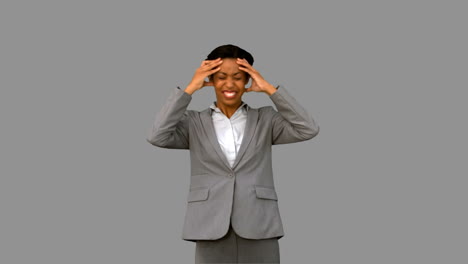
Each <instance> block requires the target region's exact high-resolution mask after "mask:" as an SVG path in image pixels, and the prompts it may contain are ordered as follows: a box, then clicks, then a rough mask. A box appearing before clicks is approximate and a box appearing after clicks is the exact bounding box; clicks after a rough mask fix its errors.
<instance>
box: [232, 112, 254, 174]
mask: <svg viewBox="0 0 468 264" xmlns="http://www.w3.org/2000/svg"><path fill="white" fill-rule="evenodd" d="M257 120H258V109H253V108H251V107H249V108H248V111H247V121H246V123H245V130H244V136H243V137H242V143H241V146H240V148H239V152H237V156H236V160H235V161H234V164H233V165H232V168H233V169H234V168H235V167H236V166H237V164H238V163H239V161H240V160H241V159H242V156H243V155H244V153H245V150H246V149H247V146H249V144H250V141H251V140H252V137H253V135H254V134H255V130H256V129H257Z"/></svg>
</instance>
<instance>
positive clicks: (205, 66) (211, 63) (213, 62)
mask: <svg viewBox="0 0 468 264" xmlns="http://www.w3.org/2000/svg"><path fill="white" fill-rule="evenodd" d="M222 63H223V61H222V60H215V61H210V62H208V63H207V64H205V65H204V66H203V67H204V68H205V70H207V69H212V68H213V67H216V66H218V65H220V64H222Z"/></svg>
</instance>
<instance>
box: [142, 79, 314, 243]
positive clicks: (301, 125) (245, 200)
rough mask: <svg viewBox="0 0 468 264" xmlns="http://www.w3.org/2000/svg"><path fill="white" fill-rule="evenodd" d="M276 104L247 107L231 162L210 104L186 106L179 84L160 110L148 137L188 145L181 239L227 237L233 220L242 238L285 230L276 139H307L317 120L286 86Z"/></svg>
mask: <svg viewBox="0 0 468 264" xmlns="http://www.w3.org/2000/svg"><path fill="white" fill-rule="evenodd" d="M270 99H271V100H272V101H273V103H274V105H275V106H276V108H277V109H278V110H277V111H276V110H275V109H274V108H273V107H272V106H263V107H260V108H248V111H247V122H246V126H245V132H244V136H243V139H242V143H241V146H240V149H239V152H238V154H237V157H236V161H235V162H234V165H233V167H232V168H231V166H230V165H229V163H228V161H227V159H226V157H225V156H224V153H223V152H222V150H221V147H220V146H219V143H218V140H217V137H216V132H215V130H214V126H213V122H212V119H211V111H212V109H211V108H207V109H205V110H203V111H195V110H187V106H188V105H189V103H190V101H191V100H192V95H190V94H188V93H186V92H184V91H183V90H181V89H180V88H179V87H177V88H174V90H172V91H171V94H170V96H169V99H168V100H167V102H166V103H165V104H164V106H163V107H162V109H161V110H160V111H159V113H158V114H157V116H156V119H155V121H154V123H153V127H152V129H151V130H150V131H149V134H148V136H147V139H146V140H147V141H148V142H149V143H151V144H153V145H155V146H158V147H161V148H170V149H189V150H190V162H191V176H190V189H189V190H188V195H187V208H186V213H185V221H184V226H183V231H182V239H183V240H187V241H192V242H195V241H196V240H215V239H219V238H221V237H223V236H224V235H225V234H226V233H227V231H228V229H229V224H230V221H231V222H232V223H231V224H232V226H233V228H234V230H235V232H236V233H237V234H238V235H239V236H241V237H244V238H249V239H264V238H272V237H277V238H278V239H280V238H281V237H283V236H284V232H283V224H282V221H281V217H280V213H279V209H278V196H277V194H276V191H275V186H274V182H273V170H272V163H271V157H272V156H271V148H272V145H277V144H286V143H293V142H299V141H305V140H309V139H311V138H313V137H315V136H316V135H317V134H318V132H319V126H318V125H317V124H316V122H315V121H314V120H313V119H312V118H311V117H310V116H308V114H307V112H306V110H305V109H304V108H303V107H302V106H301V105H299V103H298V102H297V101H296V100H295V99H294V98H293V97H292V96H291V95H290V94H289V93H288V91H287V90H286V89H285V88H284V87H283V86H282V85H279V86H277V91H276V92H275V93H273V94H272V95H271V96H270Z"/></svg>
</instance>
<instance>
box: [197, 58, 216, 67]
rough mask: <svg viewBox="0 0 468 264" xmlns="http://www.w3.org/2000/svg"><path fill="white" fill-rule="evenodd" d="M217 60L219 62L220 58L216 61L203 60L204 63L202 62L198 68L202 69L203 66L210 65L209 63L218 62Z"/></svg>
mask: <svg viewBox="0 0 468 264" xmlns="http://www.w3.org/2000/svg"><path fill="white" fill-rule="evenodd" d="M219 60H221V58H217V59H214V60H204V61H202V63H201V64H200V66H202V67H203V66H205V65H207V64H210V63H213V62H217V61H219Z"/></svg>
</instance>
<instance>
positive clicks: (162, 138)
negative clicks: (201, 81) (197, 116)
mask: <svg viewBox="0 0 468 264" xmlns="http://www.w3.org/2000/svg"><path fill="white" fill-rule="evenodd" d="M191 101H192V95H190V94H188V93H186V92H184V91H183V90H181V89H180V88H179V87H177V88H174V90H173V91H172V92H171V95H170V96H169V99H168V100H167V101H166V103H165V104H164V106H163V107H162V109H161V110H160V111H159V113H158V114H157V116H156V119H155V121H154V123H153V127H152V128H151V130H150V132H149V134H148V136H147V138H146V140H147V141H148V142H149V143H151V144H152V145H155V146H157V147H161V148H172V149H188V148H189V136H188V134H189V132H188V131H189V128H188V126H189V120H188V118H189V116H188V111H187V107H188V105H189V104H190V102H191Z"/></svg>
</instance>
